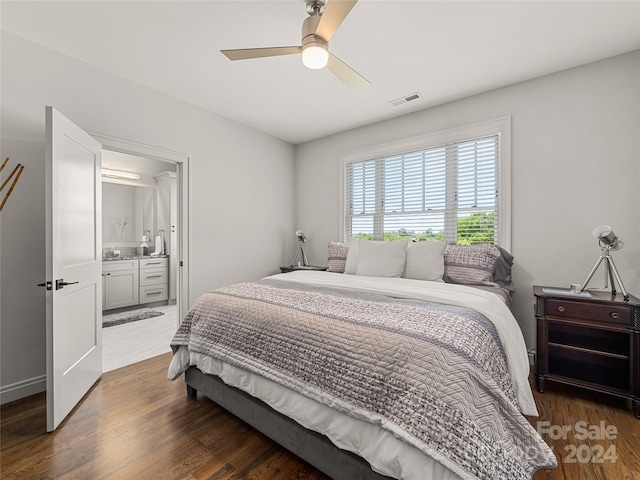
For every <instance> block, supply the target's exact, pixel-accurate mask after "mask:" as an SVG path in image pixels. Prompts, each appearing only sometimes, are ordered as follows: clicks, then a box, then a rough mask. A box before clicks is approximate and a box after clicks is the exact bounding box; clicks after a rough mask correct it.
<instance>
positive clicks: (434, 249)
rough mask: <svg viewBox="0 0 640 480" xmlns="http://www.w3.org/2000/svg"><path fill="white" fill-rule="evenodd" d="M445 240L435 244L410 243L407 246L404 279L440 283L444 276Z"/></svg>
mask: <svg viewBox="0 0 640 480" xmlns="http://www.w3.org/2000/svg"><path fill="white" fill-rule="evenodd" d="M445 248H447V241H446V240H439V241H437V242H430V241H426V242H410V243H409V245H408V246H407V260H406V262H405V266H404V274H403V275H402V276H403V277H404V278H413V279H415V280H430V281H433V282H442V281H443V280H442V276H443V275H444V250H445Z"/></svg>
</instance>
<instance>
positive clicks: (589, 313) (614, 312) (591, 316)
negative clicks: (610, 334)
mask: <svg viewBox="0 0 640 480" xmlns="http://www.w3.org/2000/svg"><path fill="white" fill-rule="evenodd" d="M547 315H549V316H551V317H556V318H573V319H579V320H589V321H592V322H602V323H619V324H623V325H630V324H631V309H630V308H628V307H622V306H617V305H600V304H595V303H589V302H571V301H566V300H558V299H549V300H548V301H547Z"/></svg>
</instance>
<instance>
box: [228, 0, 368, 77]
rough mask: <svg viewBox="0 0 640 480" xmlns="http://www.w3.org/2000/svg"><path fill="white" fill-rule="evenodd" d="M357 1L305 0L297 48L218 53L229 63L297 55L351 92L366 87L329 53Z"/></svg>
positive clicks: (356, 73)
mask: <svg viewBox="0 0 640 480" xmlns="http://www.w3.org/2000/svg"><path fill="white" fill-rule="evenodd" d="M357 2H358V0H306V3H307V13H308V14H309V17H307V18H306V19H305V21H304V23H303V24H302V42H301V46H299V47H298V46H292V47H267V48H240V49H235V50H220V51H221V52H222V53H223V54H224V55H225V56H226V57H227V58H228V59H229V60H247V59H250V58H261V57H276V56H279V55H293V54H297V53H299V54H300V55H301V57H302V63H303V64H304V65H305V66H306V67H308V68H312V69H320V68H324V67H325V66H326V67H327V68H328V69H329V70H331V73H333V74H334V75H335V76H336V77H338V78H339V79H340V80H341V81H342V82H343V83H344V84H345V85H347V86H348V87H349V88H352V89H354V90H359V89H361V88H364V87H366V86H367V85H369V84H370V83H369V81H367V79H365V78H364V77H363V76H362V75H360V74H359V73H358V72H356V71H355V70H354V69H352V68H351V67H350V66H349V65H347V64H346V63H344V62H343V61H342V60H340V59H339V58H338V57H336V56H335V55H334V54H332V53H330V52H329V40H331V37H332V36H333V34H334V33H336V30H337V29H338V27H339V26H340V24H341V23H342V22H343V21H344V19H345V18H346V17H347V15H348V14H349V12H350V11H351V9H352V8H353V6H354V5H355V4H356V3H357Z"/></svg>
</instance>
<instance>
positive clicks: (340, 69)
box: [327, 53, 371, 90]
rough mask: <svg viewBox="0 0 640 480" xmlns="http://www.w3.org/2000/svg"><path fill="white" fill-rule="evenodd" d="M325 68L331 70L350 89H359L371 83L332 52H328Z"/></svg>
mask: <svg viewBox="0 0 640 480" xmlns="http://www.w3.org/2000/svg"><path fill="white" fill-rule="evenodd" d="M327 68H328V69H329V70H331V73H333V74H334V75H335V76H336V77H338V78H339V79H340V80H341V81H342V83H344V84H345V85H346V86H347V87H349V88H351V89H352V90H360V89H362V88H365V87H368V86H369V85H371V82H369V80H367V79H366V78H364V77H363V76H362V75H360V74H359V73H358V72H356V71H355V70H354V69H353V68H351V67H350V66H349V65H347V64H346V63H344V62H343V61H342V60H340V59H339V58H338V57H336V56H335V55H334V54H332V53H330V54H329V62H328V63H327Z"/></svg>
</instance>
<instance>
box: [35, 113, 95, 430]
mask: <svg viewBox="0 0 640 480" xmlns="http://www.w3.org/2000/svg"><path fill="white" fill-rule="evenodd" d="M46 131H47V140H46V197H45V198H46V199H47V206H46V258H47V269H46V270H47V282H46V285H45V286H46V288H47V290H48V291H47V431H49V432H51V431H53V430H55V429H56V428H57V427H58V425H60V423H61V422H62V421H63V420H64V419H65V417H66V416H67V415H68V414H69V412H71V410H72V409H73V407H75V406H76V404H77V403H78V402H79V401H80V400H81V399H82V397H83V396H84V395H85V393H87V391H88V390H89V389H90V388H91V386H92V385H93V384H94V383H95V382H96V380H98V378H100V375H101V374H102V276H101V273H102V262H101V260H102V252H101V246H102V183H101V166H102V158H101V152H102V146H101V145H100V143H98V142H97V141H96V140H95V139H94V138H92V137H91V136H89V135H88V134H87V133H85V132H84V131H83V130H81V129H80V128H79V127H77V126H76V125H74V124H73V123H72V122H71V121H69V120H68V119H67V118H65V117H64V116H63V115H62V114H60V112H58V111H56V110H55V109H54V108H52V107H46Z"/></svg>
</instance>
